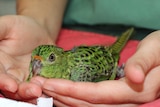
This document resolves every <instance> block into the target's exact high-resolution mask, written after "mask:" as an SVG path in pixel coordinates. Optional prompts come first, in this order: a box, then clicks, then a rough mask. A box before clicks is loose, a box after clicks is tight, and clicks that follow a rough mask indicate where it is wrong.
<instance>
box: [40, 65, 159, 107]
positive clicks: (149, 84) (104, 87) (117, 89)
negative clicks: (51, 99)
mask: <svg viewBox="0 0 160 107" xmlns="http://www.w3.org/2000/svg"><path fill="white" fill-rule="evenodd" d="M159 71H160V67H157V68H155V69H153V70H152V71H150V72H149V73H148V75H147V76H146V79H145V81H144V84H143V85H142V86H141V90H134V89H136V88H137V85H135V84H128V83H126V80H125V79H123V80H114V81H103V82H99V83H82V82H72V81H68V80H62V79H48V80H46V81H45V83H44V86H43V88H44V91H45V92H46V91H50V94H51V93H52V92H53V93H56V94H58V95H61V96H68V97H71V98H75V99H79V100H82V101H86V102H89V103H94V104H100V103H102V104H106V103H108V104H112V103H118V104H119V103H129V102H131V103H133V102H134V103H145V102H149V101H153V100H154V99H156V98H158V96H159V93H158V92H159V89H160V86H159V84H160V79H159V75H160V72H159ZM48 94H49V93H48ZM51 95H52V94H51ZM53 96H54V94H53ZM55 98H56V97H55Z"/></svg>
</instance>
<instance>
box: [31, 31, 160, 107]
mask: <svg viewBox="0 0 160 107" xmlns="http://www.w3.org/2000/svg"><path fill="white" fill-rule="evenodd" d="M159 35H160V31H157V32H154V33H152V34H150V35H149V36H148V37H146V38H145V39H144V40H142V41H141V43H140V44H139V47H138V49H137V51H136V53H135V54H134V55H133V56H132V57H131V58H130V59H129V60H128V61H127V63H126V67H125V72H126V77H124V78H122V79H120V80H113V81H102V82H98V83H83V82H72V81H69V80H62V79H45V78H42V77H35V78H33V80H34V81H35V82H36V81H38V82H40V83H41V84H42V87H43V92H44V93H45V94H47V95H49V96H52V97H53V98H54V103H55V104H56V105H57V106H63V107H65V106H92V107H94V106H106V105H108V106H112V107H113V105H114V106H118V107H119V106H120V105H117V104H121V106H123V107H124V106H129V107H131V106H135V105H138V104H141V103H146V102H149V101H153V100H155V99H156V98H158V97H159V94H160V93H159V89H160V85H159V84H160V79H159V75H160V72H159V71H160V66H159V64H160V59H159V53H160V45H159V42H160V38H159ZM38 82H37V83H38Z"/></svg>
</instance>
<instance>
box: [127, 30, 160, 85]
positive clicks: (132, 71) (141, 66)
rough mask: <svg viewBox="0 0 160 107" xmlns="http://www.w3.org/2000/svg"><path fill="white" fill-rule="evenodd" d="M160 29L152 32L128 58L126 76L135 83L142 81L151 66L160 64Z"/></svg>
mask: <svg viewBox="0 0 160 107" xmlns="http://www.w3.org/2000/svg"><path fill="white" fill-rule="evenodd" d="M159 35H160V31H157V32H154V33H151V34H150V35H149V36H148V37H146V38H145V39H144V40H142V41H141V43H140V44H139V47H138V49H137V52H136V53H135V54H134V55H133V56H132V57H131V58H130V59H128V61H127V63H126V67H125V72H126V77H127V78H128V79H129V80H130V81H132V82H134V83H142V82H143V81H144V78H145V75H146V74H147V73H148V71H149V70H150V69H151V68H154V67H155V66H157V65H159V64H160V59H159V58H158V57H159V53H160V45H159V42H160V38H159Z"/></svg>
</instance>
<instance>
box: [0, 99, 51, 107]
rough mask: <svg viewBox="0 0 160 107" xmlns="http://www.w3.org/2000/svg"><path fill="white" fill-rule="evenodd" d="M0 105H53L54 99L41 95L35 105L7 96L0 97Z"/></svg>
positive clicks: (35, 106) (27, 106)
mask: <svg viewBox="0 0 160 107" xmlns="http://www.w3.org/2000/svg"><path fill="white" fill-rule="evenodd" d="M0 107H53V99H52V98H42V97H40V98H38V99H37V105H34V104H30V103H26V102H21V101H16V100H11V99H7V98H0Z"/></svg>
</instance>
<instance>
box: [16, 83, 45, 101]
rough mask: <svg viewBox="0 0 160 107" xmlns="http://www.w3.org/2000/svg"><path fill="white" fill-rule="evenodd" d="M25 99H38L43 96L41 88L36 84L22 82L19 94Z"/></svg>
mask: <svg viewBox="0 0 160 107" xmlns="http://www.w3.org/2000/svg"><path fill="white" fill-rule="evenodd" d="M17 93H18V94H19V96H21V97H22V98H23V99H30V98H32V99H33V98H37V97H40V96H41V95H42V90H41V87H40V86H39V85H37V84H34V83H31V82H30V83H29V82H22V83H21V84H19V90H18V92H17Z"/></svg>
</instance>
